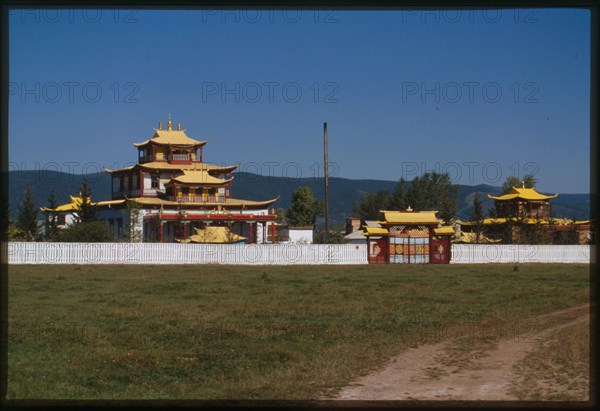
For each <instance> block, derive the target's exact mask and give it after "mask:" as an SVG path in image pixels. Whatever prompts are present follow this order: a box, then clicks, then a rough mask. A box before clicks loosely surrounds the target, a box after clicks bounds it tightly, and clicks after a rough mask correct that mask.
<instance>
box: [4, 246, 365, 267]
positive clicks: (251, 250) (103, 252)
mask: <svg viewBox="0 0 600 411" xmlns="http://www.w3.org/2000/svg"><path fill="white" fill-rule="evenodd" d="M8 262H9V264H367V246H366V245H363V244H361V245H356V244H296V243H290V244H178V243H168V244H167V243H33V242H32V243H16V242H11V243H9V244H8Z"/></svg>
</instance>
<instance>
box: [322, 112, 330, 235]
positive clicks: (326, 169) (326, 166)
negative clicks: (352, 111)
mask: <svg viewBox="0 0 600 411" xmlns="http://www.w3.org/2000/svg"><path fill="white" fill-rule="evenodd" d="M323 145H324V150H323V151H324V157H325V158H324V164H323V175H324V177H325V233H326V234H329V158H328V153H327V122H325V123H323Z"/></svg>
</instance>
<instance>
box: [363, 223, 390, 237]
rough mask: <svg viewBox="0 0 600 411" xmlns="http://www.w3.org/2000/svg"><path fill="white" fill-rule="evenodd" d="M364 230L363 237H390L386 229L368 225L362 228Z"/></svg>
mask: <svg viewBox="0 0 600 411" xmlns="http://www.w3.org/2000/svg"><path fill="white" fill-rule="evenodd" d="M364 228H365V231H364V232H363V233H362V234H363V235H364V236H369V235H390V232H389V231H388V229H387V228H383V227H373V226H369V225H366V226H364Z"/></svg>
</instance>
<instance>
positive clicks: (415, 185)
mask: <svg viewBox="0 0 600 411" xmlns="http://www.w3.org/2000/svg"><path fill="white" fill-rule="evenodd" d="M406 197H407V203H408V205H409V206H410V207H411V208H413V209H415V210H420V211H425V210H437V211H439V215H438V217H440V218H441V219H442V220H443V221H444V222H445V223H446V224H451V223H452V222H453V221H454V219H455V218H456V199H457V197H458V186H456V185H454V184H452V182H451V180H450V175H449V174H448V173H444V174H439V173H436V172H432V173H425V174H423V175H422V176H421V177H415V178H414V179H413V181H412V182H411V184H410V188H409V189H408V192H407V195H406Z"/></svg>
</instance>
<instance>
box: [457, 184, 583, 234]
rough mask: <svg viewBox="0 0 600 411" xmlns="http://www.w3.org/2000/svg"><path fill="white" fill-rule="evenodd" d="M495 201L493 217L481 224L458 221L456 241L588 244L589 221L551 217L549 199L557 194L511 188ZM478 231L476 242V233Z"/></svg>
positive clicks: (495, 197)
mask: <svg viewBox="0 0 600 411" xmlns="http://www.w3.org/2000/svg"><path fill="white" fill-rule="evenodd" d="M488 197H489V198H491V199H494V200H495V208H496V210H497V215H496V216H495V217H494V218H484V219H482V220H481V221H460V222H459V225H460V227H461V235H460V236H459V237H458V239H457V242H463V243H505V244H589V243H591V242H592V234H593V233H592V227H591V221H590V220H585V221H575V220H571V219H567V218H556V217H553V213H552V205H551V204H550V200H552V199H554V198H556V197H558V194H553V195H545V194H541V193H539V192H537V191H536V190H535V188H525V185H524V183H523V184H522V187H512V189H511V190H510V191H509V192H508V193H506V194H503V195H500V196H493V195H490V194H488ZM477 230H479V234H480V235H479V239H478V240H477V236H476V235H474V234H476V232H477Z"/></svg>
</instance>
